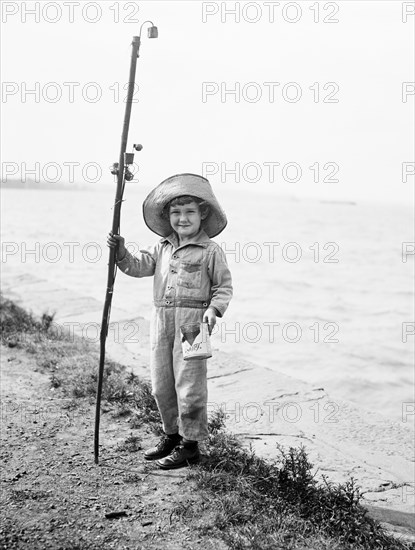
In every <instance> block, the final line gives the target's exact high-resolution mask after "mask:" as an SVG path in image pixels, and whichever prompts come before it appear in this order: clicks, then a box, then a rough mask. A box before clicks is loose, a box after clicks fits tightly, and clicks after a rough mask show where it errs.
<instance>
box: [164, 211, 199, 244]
mask: <svg viewBox="0 0 415 550" xmlns="http://www.w3.org/2000/svg"><path fill="white" fill-rule="evenodd" d="M201 223H202V216H201V214H200V209H199V205H198V204H197V203H196V202H189V203H188V204H183V205H180V204H178V205H177V206H170V225H171V226H172V228H173V229H174V231H176V233H177V234H178V235H179V237H180V238H181V239H186V240H187V239H190V238H192V237H194V236H195V235H196V234H197V233H198V232H199V229H200V224H201Z"/></svg>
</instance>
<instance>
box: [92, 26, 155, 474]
mask: <svg viewBox="0 0 415 550" xmlns="http://www.w3.org/2000/svg"><path fill="white" fill-rule="evenodd" d="M146 23H151V27H150V28H149V29H148V37H149V38H157V36H158V31H157V27H155V26H154V25H153V23H152V22H151V21H144V23H143V24H142V25H141V28H140V34H139V36H134V37H133V42H132V52H131V63H130V74H129V80H128V92H127V99H126V105H125V114H124V123H123V129H122V135H121V149H120V156H119V161H118V166H116V164H114V165H113V171H112V173H115V174H116V175H117V190H116V193H115V201H114V212H113V219H112V232H113V234H115V235H118V234H119V229H120V217H121V203H122V200H123V194H124V186H125V181H126V180H127V181H128V180H130V179H131V177H130V176H131V173H130V172H129V170H128V165H129V164H131V163H132V161H131V153H126V148H127V140H128V130H129V127H130V118H131V108H132V103H133V95H134V86H135V74H136V67H137V58H138V56H139V49H140V43H141V29H142V28H143V25H145V24H146ZM134 147H135V148H136V150H141V148H142V147H141V145H137V147H136V146H134ZM129 155H130V156H129ZM130 161H131V162H130ZM115 254H116V252H115V248H110V250H109V261H108V275H107V289H106V294H105V302H104V309H103V312H102V322H101V332H100V356H99V367H98V385H97V394H96V408H95V433H94V457H95V464H98V456H99V423H100V415H101V396H102V385H103V379H104V365H105V343H106V339H107V334H108V327H109V320H110V311H111V302H112V296H113V291H114V281H115V274H116V271H117V266H116V263H115Z"/></svg>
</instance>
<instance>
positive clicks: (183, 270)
mask: <svg viewBox="0 0 415 550" xmlns="http://www.w3.org/2000/svg"><path fill="white" fill-rule="evenodd" d="M177 284H178V285H179V286H183V287H185V288H200V287H201V284H202V264H201V263H192V262H181V263H180V269H179V273H178V277H177Z"/></svg>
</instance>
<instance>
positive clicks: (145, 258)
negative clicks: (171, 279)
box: [117, 245, 158, 277]
mask: <svg viewBox="0 0 415 550" xmlns="http://www.w3.org/2000/svg"><path fill="white" fill-rule="evenodd" d="M157 256H158V246H157V245H156V246H152V247H149V248H148V249H143V250H139V251H138V253H137V254H135V255H134V256H133V255H132V254H131V253H130V252H128V250H127V251H126V255H125V256H124V258H123V259H122V260H120V261H118V262H117V266H118V267H119V268H120V269H121V271H122V272H123V273H125V274H126V275H129V276H130V277H151V276H152V275H154V271H155V268H156V262H157Z"/></svg>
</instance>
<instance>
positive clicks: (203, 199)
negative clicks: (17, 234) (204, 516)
mask: <svg viewBox="0 0 415 550" xmlns="http://www.w3.org/2000/svg"><path fill="white" fill-rule="evenodd" d="M143 215H144V221H145V222H146V224H147V226H148V227H149V228H150V229H151V230H152V231H154V233H157V234H158V235H160V236H162V237H163V238H162V239H161V240H160V241H159V242H158V243H157V244H156V245H155V246H153V247H150V248H147V249H145V250H140V252H139V253H138V254H137V255H136V256H132V255H131V254H130V253H129V252H128V251H127V249H126V248H125V244H124V243H125V241H124V239H123V237H121V236H120V235H112V234H110V235H109V237H108V240H107V242H108V245H109V246H111V247H116V249H117V265H118V267H119V268H120V269H121V271H123V272H124V273H126V274H127V275H130V276H131V277H148V276H151V275H154V285H153V297H154V308H153V311H152V317H151V328H150V342H151V356H150V370H151V382H152V389H153V395H154V397H155V400H156V403H157V406H158V409H159V411H160V415H161V419H162V422H163V430H164V433H165V435H164V436H163V437H162V438H161V440H160V441H159V443H158V444H157V446H156V447H154V448H152V449H150V450H148V451H146V452H145V454H144V457H145V458H146V459H147V460H156V461H157V464H158V466H160V468H162V469H172V468H180V467H182V466H186V465H187V464H188V463H194V462H197V461H198V460H199V457H200V455H199V448H198V441H201V440H203V439H205V438H206V437H207V435H208V430H207V360H206V359H192V360H186V361H184V360H183V354H182V347H181V336H182V335H181V332H180V326H182V325H184V324H187V323H200V322H207V323H208V324H209V328H210V330H212V329H213V327H214V325H215V323H216V317H222V316H223V314H224V313H225V311H226V309H227V307H228V304H229V302H230V300H231V298H232V279H231V274H230V271H229V269H228V266H227V262H226V257H225V254H224V252H223V251H222V249H221V248H220V246H219V245H218V244H216V243H215V242H213V241H211V240H210V237H215V236H216V235H218V234H219V233H220V232H221V231H223V229H224V228H225V227H226V224H227V220H226V215H225V213H224V211H223V210H222V208H221V207H220V205H219V203H218V201H217V199H216V197H215V195H214V194H213V191H212V188H211V186H210V184H209V182H208V180H207V179H205V178H203V177H202V176H197V175H195V174H179V175H176V176H172V177H170V178H168V179H166V180H164V181H163V182H162V183H161V184H160V185H158V186H157V187H156V188H155V189H154V190H153V191H152V192H151V193H150V194H149V195H148V197H147V198H146V200H145V201H144V204H143Z"/></svg>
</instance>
